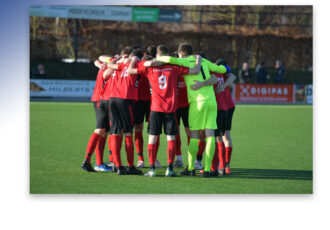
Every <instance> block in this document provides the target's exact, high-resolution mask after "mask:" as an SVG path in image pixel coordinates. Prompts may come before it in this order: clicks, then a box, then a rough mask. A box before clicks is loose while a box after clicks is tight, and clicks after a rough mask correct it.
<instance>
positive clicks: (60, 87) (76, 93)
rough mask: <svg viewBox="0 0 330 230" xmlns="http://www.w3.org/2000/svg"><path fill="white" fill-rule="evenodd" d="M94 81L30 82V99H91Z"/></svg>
mask: <svg viewBox="0 0 330 230" xmlns="http://www.w3.org/2000/svg"><path fill="white" fill-rule="evenodd" d="M94 87H95V81H87V80H43V79H31V80H30V97H75V98H79V97H92V95H93V91H94Z"/></svg>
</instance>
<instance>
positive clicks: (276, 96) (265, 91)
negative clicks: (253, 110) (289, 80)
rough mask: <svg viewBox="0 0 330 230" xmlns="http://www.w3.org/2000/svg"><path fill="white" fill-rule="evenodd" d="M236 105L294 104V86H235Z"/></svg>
mask: <svg viewBox="0 0 330 230" xmlns="http://www.w3.org/2000/svg"><path fill="white" fill-rule="evenodd" d="M234 99H235V101H236V102H238V103H294V102H295V95H294V85H282V84H278V85H275V84H235V93H234Z"/></svg>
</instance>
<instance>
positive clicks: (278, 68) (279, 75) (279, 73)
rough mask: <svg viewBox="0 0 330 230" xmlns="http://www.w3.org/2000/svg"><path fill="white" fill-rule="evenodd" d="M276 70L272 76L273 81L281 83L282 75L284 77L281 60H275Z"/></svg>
mask: <svg viewBox="0 0 330 230" xmlns="http://www.w3.org/2000/svg"><path fill="white" fill-rule="evenodd" d="M275 68H276V72H275V76H274V83H275V84H282V82H283V77H284V71H285V69H284V66H283V65H282V63H281V61H279V60H277V61H276V64H275Z"/></svg>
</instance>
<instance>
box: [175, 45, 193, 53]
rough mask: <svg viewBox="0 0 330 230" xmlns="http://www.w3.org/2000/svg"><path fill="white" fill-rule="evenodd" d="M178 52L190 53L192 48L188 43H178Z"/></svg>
mask: <svg viewBox="0 0 330 230" xmlns="http://www.w3.org/2000/svg"><path fill="white" fill-rule="evenodd" d="M178 52H182V53H183V55H184V56H187V55H192V53H193V48H192V46H191V45H190V44H188V43H182V44H180V45H179V48H178Z"/></svg>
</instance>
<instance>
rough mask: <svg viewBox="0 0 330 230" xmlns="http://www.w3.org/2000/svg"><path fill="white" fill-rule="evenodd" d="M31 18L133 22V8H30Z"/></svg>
mask: <svg viewBox="0 0 330 230" xmlns="http://www.w3.org/2000/svg"><path fill="white" fill-rule="evenodd" d="M30 16H38V17H59V18H82V19H94V20H110V21H131V19H132V8H131V7H120V6H73V5H72V6H54V5H52V6H47V5H44V6H42V5H39V6H30Z"/></svg>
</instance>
